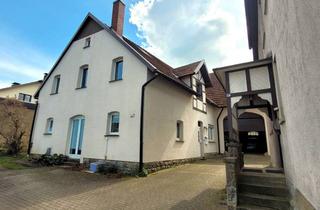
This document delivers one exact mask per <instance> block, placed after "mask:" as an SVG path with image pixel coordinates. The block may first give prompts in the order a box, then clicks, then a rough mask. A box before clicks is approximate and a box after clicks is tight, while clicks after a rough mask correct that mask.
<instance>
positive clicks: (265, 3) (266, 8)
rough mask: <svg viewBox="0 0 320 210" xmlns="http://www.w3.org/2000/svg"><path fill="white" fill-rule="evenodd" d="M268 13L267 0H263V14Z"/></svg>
mask: <svg viewBox="0 0 320 210" xmlns="http://www.w3.org/2000/svg"><path fill="white" fill-rule="evenodd" d="M267 13H268V0H264V14H265V15H266V14H267Z"/></svg>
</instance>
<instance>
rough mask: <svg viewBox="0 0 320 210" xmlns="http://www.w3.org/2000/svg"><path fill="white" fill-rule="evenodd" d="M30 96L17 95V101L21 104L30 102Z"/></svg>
mask: <svg viewBox="0 0 320 210" xmlns="http://www.w3.org/2000/svg"><path fill="white" fill-rule="evenodd" d="M31 99H32V96H31V95H28V94H24V93H19V96H18V100H19V101H23V102H31Z"/></svg>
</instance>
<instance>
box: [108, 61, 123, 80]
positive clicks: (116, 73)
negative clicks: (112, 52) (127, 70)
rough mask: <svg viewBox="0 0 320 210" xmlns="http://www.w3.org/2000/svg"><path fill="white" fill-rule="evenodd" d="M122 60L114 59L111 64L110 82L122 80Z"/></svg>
mask: <svg viewBox="0 0 320 210" xmlns="http://www.w3.org/2000/svg"><path fill="white" fill-rule="evenodd" d="M122 72H123V58H116V59H114V60H113V64H112V75H111V81H117V80H122Z"/></svg>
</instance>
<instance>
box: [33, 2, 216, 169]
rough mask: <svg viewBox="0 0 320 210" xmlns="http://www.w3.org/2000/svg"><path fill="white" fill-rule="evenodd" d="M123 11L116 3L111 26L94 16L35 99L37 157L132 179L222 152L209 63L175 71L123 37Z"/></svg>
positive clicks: (200, 62) (34, 143)
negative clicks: (58, 157) (120, 172)
mask: <svg viewBox="0 0 320 210" xmlns="http://www.w3.org/2000/svg"><path fill="white" fill-rule="evenodd" d="M124 9H125V5H124V3H123V2H122V1H121V0H117V1H115V2H114V4H113V15H112V25H111V27H109V26H107V25H106V24H104V23H102V22H101V21H99V20H98V19H97V18H95V17H94V16H93V15H92V14H88V15H87V17H86V18H85V19H84V21H83V22H82V24H81V26H80V27H79V29H78V31H77V32H76V33H75V35H74V36H73V38H72V39H71V41H70V42H69V44H68V45H67V47H66V48H65V50H64V51H63V53H62V54H61V56H60V57H59V58H58V60H57V62H56V63H55V64H54V66H53V68H52V69H51V71H50V72H49V74H48V76H47V77H46V79H45V80H44V82H43V84H42V86H41V87H40V89H39V90H38V92H37V93H36V95H35V96H36V97H37V98H38V102H39V105H38V109H37V113H36V118H35V122H34V129H33V136H32V141H31V142H32V149H31V153H33V154H43V153H46V152H47V151H51V153H61V154H65V155H68V156H69V157H71V158H74V159H79V160H80V162H91V161H93V160H105V161H107V162H110V163H113V164H116V165H117V166H118V167H120V168H126V169H128V168H129V169H132V170H131V171H130V173H131V172H132V171H136V170H137V169H138V168H140V170H141V169H142V167H143V164H144V165H145V166H147V165H148V164H149V163H153V162H159V161H160V162H161V161H172V160H185V159H193V158H199V157H205V156H207V155H211V154H214V153H217V152H218V150H219V148H218V135H217V132H216V128H217V116H218V115H219V112H220V111H221V105H220V104H219V101H218V102H216V101H215V100H217V99H216V98H215V97H214V95H215V91H216V90H215V89H214V88H213V87H214V86H219V85H220V84H217V80H214V81H213V82H214V86H213V84H212V81H211V79H210V76H209V74H208V70H207V68H206V65H205V62H204V61H198V62H194V63H191V64H188V65H185V66H181V67H178V68H173V67H171V66H169V65H168V64H166V63H164V62H163V61H161V60H160V59H158V58H156V57H155V56H153V55H152V54H151V53H149V52H147V51H146V50H144V49H143V48H141V47H140V46H138V45H136V44H135V43H133V42H132V41H130V40H129V39H127V38H126V37H124V36H123V34H122V33H123V19H124ZM207 91H209V92H210V94H209V95H210V96H211V97H208V95H207ZM217 91H221V89H219V90H217ZM149 165H150V164H149Z"/></svg>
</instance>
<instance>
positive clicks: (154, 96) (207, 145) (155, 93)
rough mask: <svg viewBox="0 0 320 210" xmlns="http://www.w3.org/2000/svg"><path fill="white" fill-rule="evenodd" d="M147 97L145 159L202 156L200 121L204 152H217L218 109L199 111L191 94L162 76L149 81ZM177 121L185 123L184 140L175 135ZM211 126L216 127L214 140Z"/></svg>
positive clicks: (158, 159)
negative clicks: (210, 138)
mask: <svg viewBox="0 0 320 210" xmlns="http://www.w3.org/2000/svg"><path fill="white" fill-rule="evenodd" d="M145 100H146V101H145V102H146V103H145V129H144V161H145V162H153V161H161V160H172V159H184V158H194V157H200V156H201V152H200V147H201V145H200V141H199V137H198V131H199V126H198V121H201V122H202V124H203V135H204V136H203V137H204V138H203V140H204V142H203V143H204V153H218V146H217V145H218V136H217V131H216V129H215V128H216V127H217V126H216V119H217V115H218V112H219V109H218V108H216V107H214V106H213V105H208V106H207V107H208V108H207V112H201V111H199V110H197V109H196V108H194V107H193V96H192V95H191V94H190V93H188V92H187V91H186V90H183V89H181V88H176V85H175V84H173V83H172V82H169V81H167V80H165V79H163V78H161V77H160V78H158V79H156V80H154V81H152V83H150V84H149V86H148V89H147V90H146V97H145ZM178 121H181V122H183V137H182V139H177V138H176V124H177V122H178ZM209 125H212V126H213V127H214V132H213V134H214V135H213V139H212V140H209V139H208V126H209Z"/></svg>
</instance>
